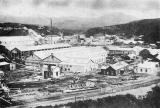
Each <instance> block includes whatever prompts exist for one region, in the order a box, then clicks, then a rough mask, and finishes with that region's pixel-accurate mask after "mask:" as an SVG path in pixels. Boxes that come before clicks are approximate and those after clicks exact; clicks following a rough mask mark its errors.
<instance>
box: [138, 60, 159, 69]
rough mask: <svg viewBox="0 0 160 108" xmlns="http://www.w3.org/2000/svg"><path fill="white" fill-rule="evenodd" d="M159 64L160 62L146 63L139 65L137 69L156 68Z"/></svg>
mask: <svg viewBox="0 0 160 108" xmlns="http://www.w3.org/2000/svg"><path fill="white" fill-rule="evenodd" d="M156 64H159V63H158V62H147V61H145V62H144V63H140V64H138V65H137V67H140V68H155V65H156Z"/></svg>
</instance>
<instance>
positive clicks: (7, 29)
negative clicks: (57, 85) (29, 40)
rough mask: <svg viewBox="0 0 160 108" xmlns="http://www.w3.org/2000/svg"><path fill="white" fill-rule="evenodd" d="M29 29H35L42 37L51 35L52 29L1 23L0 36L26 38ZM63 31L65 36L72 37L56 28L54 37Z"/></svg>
mask: <svg viewBox="0 0 160 108" xmlns="http://www.w3.org/2000/svg"><path fill="white" fill-rule="evenodd" d="M24 27H27V28H28V29H33V30H34V31H36V32H37V33H39V34H40V35H42V36H43V35H50V34H51V32H50V31H51V28H50V27H49V26H39V25H33V24H20V23H10V22H9V23H0V36H26V35H28V31H27V30H25V29H24ZM61 31H63V33H64V35H71V33H70V32H68V31H66V32H65V30H60V29H58V28H56V27H52V33H53V34H54V35H59V33H60V32H61Z"/></svg>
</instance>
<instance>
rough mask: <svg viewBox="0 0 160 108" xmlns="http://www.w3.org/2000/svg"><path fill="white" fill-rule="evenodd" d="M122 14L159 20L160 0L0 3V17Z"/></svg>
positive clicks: (5, 0)
mask: <svg viewBox="0 0 160 108" xmlns="http://www.w3.org/2000/svg"><path fill="white" fill-rule="evenodd" d="M115 12H121V13H124V14H127V15H132V16H134V17H137V18H140V19H146V18H160V0H0V15H12V16H16V17H37V16H47V17H79V18H96V17H101V16H103V15H106V14H108V13H115Z"/></svg>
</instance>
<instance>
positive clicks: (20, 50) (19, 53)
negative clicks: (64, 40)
mask: <svg viewBox="0 0 160 108" xmlns="http://www.w3.org/2000/svg"><path fill="white" fill-rule="evenodd" d="M70 47H71V45H69V44H50V45H49V44H47V45H38V46H16V47H6V48H7V49H8V50H10V56H11V57H12V58H14V59H15V58H18V59H19V58H24V57H26V56H29V55H30V54H32V53H33V52H35V51H46V50H54V49H62V48H70Z"/></svg>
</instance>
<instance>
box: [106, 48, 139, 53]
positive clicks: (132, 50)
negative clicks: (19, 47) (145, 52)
mask: <svg viewBox="0 0 160 108" xmlns="http://www.w3.org/2000/svg"><path fill="white" fill-rule="evenodd" d="M107 48H108V49H109V54H132V53H133V54H135V55H139V51H138V50H137V49H135V48H123V47H117V46H107Z"/></svg>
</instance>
